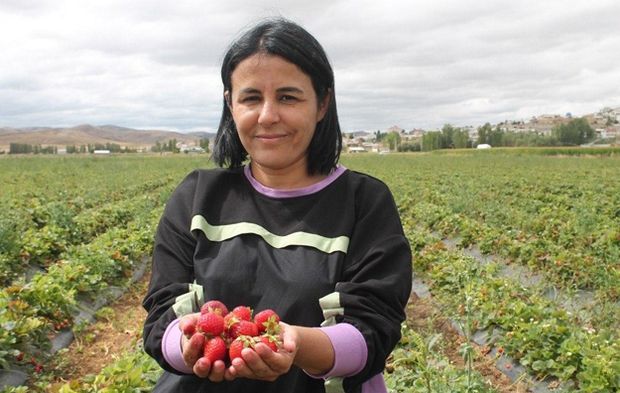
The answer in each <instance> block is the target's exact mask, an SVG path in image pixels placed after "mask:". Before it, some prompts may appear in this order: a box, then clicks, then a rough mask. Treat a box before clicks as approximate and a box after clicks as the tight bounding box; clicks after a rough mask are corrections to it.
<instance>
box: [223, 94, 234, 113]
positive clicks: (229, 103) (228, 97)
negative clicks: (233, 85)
mask: <svg viewBox="0 0 620 393" xmlns="http://www.w3.org/2000/svg"><path fill="white" fill-rule="evenodd" d="M224 101H225V102H226V106H228V109H229V110H232V96H231V94H230V91H229V90H226V91H224Z"/></svg>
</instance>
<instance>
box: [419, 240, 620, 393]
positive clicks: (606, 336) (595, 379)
mask: <svg viewBox="0 0 620 393" xmlns="http://www.w3.org/2000/svg"><path fill="white" fill-rule="evenodd" d="M416 270H417V271H418V272H419V273H420V274H422V275H423V276H424V277H425V278H426V279H427V280H428V282H429V283H430V285H431V291H432V293H433V295H434V296H435V298H436V299H437V300H438V301H439V302H440V303H441V304H442V306H443V307H445V312H446V313H447V314H448V315H450V316H451V317H452V318H454V319H456V320H459V321H463V320H464V319H465V318H466V317H468V318H470V321H471V329H472V331H473V330H476V329H492V328H500V329H501V331H502V332H503V336H502V337H501V338H500V339H499V341H498V342H497V343H496V345H498V346H501V347H502V349H503V350H505V351H506V353H507V354H508V355H510V356H511V357H513V358H515V359H517V360H518V361H519V362H520V363H521V364H522V365H524V366H526V367H527V368H528V369H529V370H530V371H531V372H532V373H533V374H535V375H536V376H538V377H547V376H552V377H556V378H559V379H560V380H562V381H566V380H573V381H575V382H576V384H577V388H576V391H579V392H584V393H585V392H588V393H590V392H592V393H593V392H600V393H602V392H615V391H618V389H620V337H618V333H617V332H618V330H617V319H615V320H611V321H606V322H605V323H598V324H597V325H606V326H608V327H607V328H601V329H596V328H594V327H593V325H595V324H596V323H593V321H592V320H590V319H588V318H587V317H586V318H583V317H584V316H583V315H573V314H571V313H570V312H568V311H566V310H564V309H562V308H560V307H559V306H558V305H557V304H555V303H554V302H553V301H551V300H549V299H547V298H546V297H544V296H543V295H542V293H537V292H536V291H535V290H533V289H528V288H524V287H523V286H521V285H519V284H518V283H516V282H515V281H514V280H511V279H508V278H505V277H500V276H498V274H497V272H498V270H499V266H498V265H496V264H493V263H490V264H488V265H484V266H482V265H480V263H479V262H478V261H476V260H474V259H473V258H469V257H464V256H463V255H462V254H460V253H458V252H451V251H448V250H446V249H445V247H444V246H443V244H442V243H440V242H436V243H429V244H427V245H426V246H424V247H423V248H421V250H420V251H419V252H418V253H417V254H416ZM466 304H469V305H471V308H470V309H467V310H466V309H465V306H464V305H466ZM466 311H467V313H466ZM590 317H591V316H590Z"/></svg>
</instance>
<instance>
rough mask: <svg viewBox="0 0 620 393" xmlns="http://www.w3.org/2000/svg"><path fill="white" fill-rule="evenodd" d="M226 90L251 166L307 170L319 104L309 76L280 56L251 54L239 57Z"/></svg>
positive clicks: (268, 170) (277, 170)
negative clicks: (246, 56) (308, 154)
mask: <svg viewBox="0 0 620 393" xmlns="http://www.w3.org/2000/svg"><path fill="white" fill-rule="evenodd" d="M231 85H232V92H226V93H225V94H226V98H227V101H228V102H229V105H230V109H231V112H232V117H233V120H234V122H235V125H236V126H237V131H238V133H239V138H240V139H241V143H242V144H243V147H244V148H245V150H246V151H247V152H248V154H249V156H250V157H251V159H252V170H253V171H255V170H259V171H262V172H264V173H272V174H278V173H291V172H295V173H298V174H299V175H302V172H301V171H302V170H303V174H306V173H307V151H308V146H309V144H310V141H311V140H312V136H313V135H314V130H315V128H316V124H317V122H319V121H320V120H321V119H322V118H323V116H324V115H325V111H326V109H327V105H326V103H327V99H329V98H326V100H325V103H324V104H323V105H321V106H320V107H319V105H318V103H317V96H316V92H315V91H314V87H313V86H312V81H311V79H310V77H309V76H308V75H307V74H305V73H304V72H303V71H301V69H299V68H298V67H297V66H296V65H295V64H293V63H291V62H289V61H287V60H285V59H284V58H282V57H279V56H273V55H267V54H255V55H253V56H250V57H248V58H247V59H245V60H243V61H242V62H240V63H239V64H238V65H237V67H236V68H235V70H234V71H233V73H232V75H231Z"/></svg>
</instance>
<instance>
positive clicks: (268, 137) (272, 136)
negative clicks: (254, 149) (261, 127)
mask: <svg viewBox="0 0 620 393" xmlns="http://www.w3.org/2000/svg"><path fill="white" fill-rule="evenodd" d="M285 136H286V134H263V135H256V138H258V139H263V140H275V139H281V138H284V137H285Z"/></svg>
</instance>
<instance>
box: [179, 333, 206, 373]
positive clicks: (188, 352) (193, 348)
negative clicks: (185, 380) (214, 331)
mask: <svg viewBox="0 0 620 393" xmlns="http://www.w3.org/2000/svg"><path fill="white" fill-rule="evenodd" d="M204 342H205V338H204V336H203V335H202V334H194V335H193V336H192V338H191V339H190V340H189V341H188V342H187V343H186V344H185V345H184V346H183V360H184V361H185V364H187V365H188V366H190V367H192V366H193V365H194V363H196V361H197V360H198V359H199V358H201V357H202V352H203V347H204Z"/></svg>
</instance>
